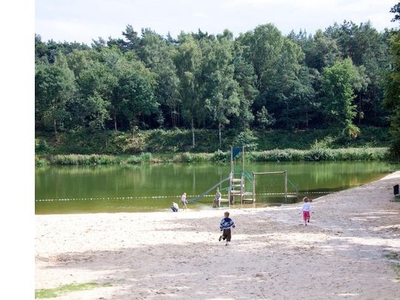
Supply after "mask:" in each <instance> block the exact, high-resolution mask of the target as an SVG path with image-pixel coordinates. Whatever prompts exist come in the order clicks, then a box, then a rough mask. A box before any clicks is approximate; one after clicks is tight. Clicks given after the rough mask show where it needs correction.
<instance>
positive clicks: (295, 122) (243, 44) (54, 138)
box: [35, 5, 400, 164]
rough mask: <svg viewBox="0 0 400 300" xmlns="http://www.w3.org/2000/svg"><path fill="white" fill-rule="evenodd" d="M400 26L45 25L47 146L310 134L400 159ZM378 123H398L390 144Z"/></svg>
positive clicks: (42, 123) (192, 144)
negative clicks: (75, 34) (55, 37)
mask: <svg viewBox="0 0 400 300" xmlns="http://www.w3.org/2000/svg"><path fill="white" fill-rule="evenodd" d="M399 7H400V5H396V6H394V7H393V8H392V12H393V13H395V18H394V20H395V21H398V18H397V17H398V14H399ZM389 9H390V8H388V10H389ZM399 34H400V33H399V32H398V31H395V30H393V31H388V30H385V31H384V32H378V31H377V30H376V29H374V28H373V27H372V25H371V24H370V23H369V22H365V23H361V24H360V25H356V24H354V23H353V22H347V21H345V22H344V23H343V24H340V25H339V24H336V23H335V24H334V25H332V26H330V27H328V28H326V29H325V30H324V31H322V30H317V32H315V34H313V35H311V34H307V33H306V32H302V31H300V32H299V33H298V34H296V33H294V32H292V33H290V34H289V35H287V36H284V35H282V33H281V32H280V31H279V30H278V28H276V27H275V26H274V25H273V24H263V25H259V26H257V27H256V28H254V29H253V30H249V31H247V32H245V33H243V34H240V35H239V36H238V37H236V38H234V37H233V34H232V33H231V32H230V31H229V30H225V31H224V32H223V33H221V34H217V35H209V34H208V33H205V32H202V31H201V30H199V31H198V32H197V33H185V32H181V34H179V35H178V37H177V38H176V39H173V38H172V37H171V36H167V37H163V36H161V35H159V34H157V33H156V32H154V31H152V30H151V29H148V28H147V29H143V30H142V32H141V34H138V33H137V32H135V31H134V30H133V28H132V26H131V25H128V26H127V27H126V30H125V31H124V32H122V35H123V38H122V39H112V38H109V39H108V41H106V40H103V39H101V38H100V39H99V40H98V41H93V44H92V45H91V46H90V47H89V46H88V45H80V44H76V43H67V42H64V43H56V42H54V41H49V42H47V43H46V42H43V41H42V40H41V37H40V35H35V131H36V133H37V138H38V139H37V141H38V143H37V145H36V150H37V154H38V155H40V154H41V153H51V154H85V155H88V154H99V155H100V154H107V155H124V154H126V155H138V154H141V153H152V154H153V155H154V154H156V153H163V152H165V153H213V152H215V151H217V150H218V149H221V150H224V151H227V150H228V149H229V146H231V145H246V147H247V148H248V149H250V150H251V151H264V150H270V149H274V148H277V149H284V148H290V149H300V150H305V149H310V148H311V147H310V145H308V146H309V147H307V146H306V145H307V143H303V142H302V141H299V140H298V138H297V136H298V135H299V133H301V135H303V134H304V135H307V134H309V135H310V136H311V139H308V140H309V141H310V142H311V143H315V142H318V143H320V141H323V142H324V143H325V144H326V145H325V146H326V147H328V148H329V144H331V141H332V142H333V143H332V144H333V145H332V146H333V148H334V149H335V148H339V147H343V148H347V147H360V146H362V147H375V146H378V147H379V146H384V147H386V146H390V154H391V157H392V158H393V159H395V158H397V159H400V152H399V150H398V149H400V146H399V136H400V134H399V132H400V131H399V130H400V129H399V128H400V121H399V120H400V118H399V116H400V104H399V101H400V100H399V99H400V97H399V93H400V91H399V86H400V81H399V80H400V79H399V78H400V75H399V74H400V69H399V57H400V52H399V49H400V47H399ZM370 128H375V129H374V130H376V131H377V132H379V130H382V131H386V132H387V130H388V129H389V128H390V129H391V133H392V134H391V137H390V139H389V141H388V143H385V145H375V142H376V141H375V139H374V138H370V139H369V140H364V138H365V136H366V135H369V132H365V131H366V130H368V129H370ZM147 132H150V134H148V133H147ZM210 132H213V134H210ZM282 132H284V133H285V134H280V133H282ZM320 133H325V134H324V135H321V136H320V137H319V138H318V139H317V138H316V135H318V134H320ZM271 135H273V136H271ZM43 136H44V137H45V138H43ZM166 136H170V137H171V139H167V138H166ZM208 138H211V141H212V145H211V146H210V145H207V144H205V143H204V141H205V140H206V139H208ZM274 138H275V139H276V141H275V142H274ZM172 139H175V140H174V142H170V141H171V140H172ZM363 140H364V143H363V142H362V141H363ZM376 140H379V137H377V138H376ZM272 145H273V146H272ZM188 156H189V155H188ZM65 159H66V158H65ZM84 159H86V158H84ZM91 159H94V160H96V161H97V160H98V159H99V158H93V157H92V158H91ZM135 159H136V158H135ZM135 159H134V160H135ZM192 159H193V158H191V157H187V158H186V160H189V161H191V160H192ZM109 160H110V158H109V157H101V161H99V162H98V163H108V162H109ZM37 163H38V164H41V163H44V160H43V157H39V158H37ZM96 163H97V162H96Z"/></svg>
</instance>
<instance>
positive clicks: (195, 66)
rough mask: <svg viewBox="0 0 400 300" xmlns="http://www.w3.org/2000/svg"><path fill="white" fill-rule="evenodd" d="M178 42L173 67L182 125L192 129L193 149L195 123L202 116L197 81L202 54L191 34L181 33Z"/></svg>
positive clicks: (194, 143)
mask: <svg viewBox="0 0 400 300" xmlns="http://www.w3.org/2000/svg"><path fill="white" fill-rule="evenodd" d="M178 41H179V45H178V47H177V53H176V56H175V65H176V68H177V74H178V77H179V80H180V88H179V94H180V99H181V114H182V121H183V124H184V125H189V126H190V128H191V129H192V146H193V147H194V146H195V145H196V139H195V134H194V129H195V125H196V124H195V123H197V122H198V120H199V119H200V118H201V114H204V106H203V107H202V106H201V102H200V99H201V97H200V95H201V90H200V87H199V80H198V79H199V76H200V74H201V61H202V53H201V49H200V45H199V42H198V41H197V40H195V39H194V37H193V36H192V35H191V34H185V33H181V34H180V35H179V36H178Z"/></svg>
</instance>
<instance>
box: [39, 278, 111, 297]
mask: <svg viewBox="0 0 400 300" xmlns="http://www.w3.org/2000/svg"><path fill="white" fill-rule="evenodd" d="M103 286H111V284H109V283H105V284H102V285H100V284H98V283H94V282H88V283H71V284H66V285H63V286H60V287H58V288H55V289H41V290H36V291H35V299H47V298H56V297H59V296H62V295H65V294H68V293H72V292H76V291H84V290H90V289H95V288H98V287H103Z"/></svg>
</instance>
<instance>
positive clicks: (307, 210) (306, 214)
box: [301, 197, 312, 226]
mask: <svg viewBox="0 0 400 300" xmlns="http://www.w3.org/2000/svg"><path fill="white" fill-rule="evenodd" d="M303 202H304V203H303V206H302V207H301V211H302V212H303V220H304V225H305V226H307V223H310V218H311V215H310V214H311V203H310V202H312V200H311V199H309V198H308V197H304V198H303Z"/></svg>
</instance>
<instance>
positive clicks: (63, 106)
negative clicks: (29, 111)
mask: <svg viewBox="0 0 400 300" xmlns="http://www.w3.org/2000/svg"><path fill="white" fill-rule="evenodd" d="M75 91H76V86H75V81H74V74H73V72H72V71H71V70H70V69H69V68H68V66H67V64H66V60H65V56H64V55H63V54H61V52H59V53H58V55H57V56H56V60H55V63H54V64H51V65H50V64H44V63H42V64H39V65H38V66H37V67H36V69H35V106H36V120H37V121H39V122H40V123H39V124H41V125H43V126H44V128H49V126H51V127H52V128H53V131H54V135H55V137H56V138H58V129H59V128H61V127H63V126H64V125H65V122H66V121H68V119H69V118H70V113H69V111H68V110H67V106H68V103H69V102H70V101H72V99H73V97H74V94H75ZM37 124H38V123H37ZM39 124H38V125H39Z"/></svg>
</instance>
